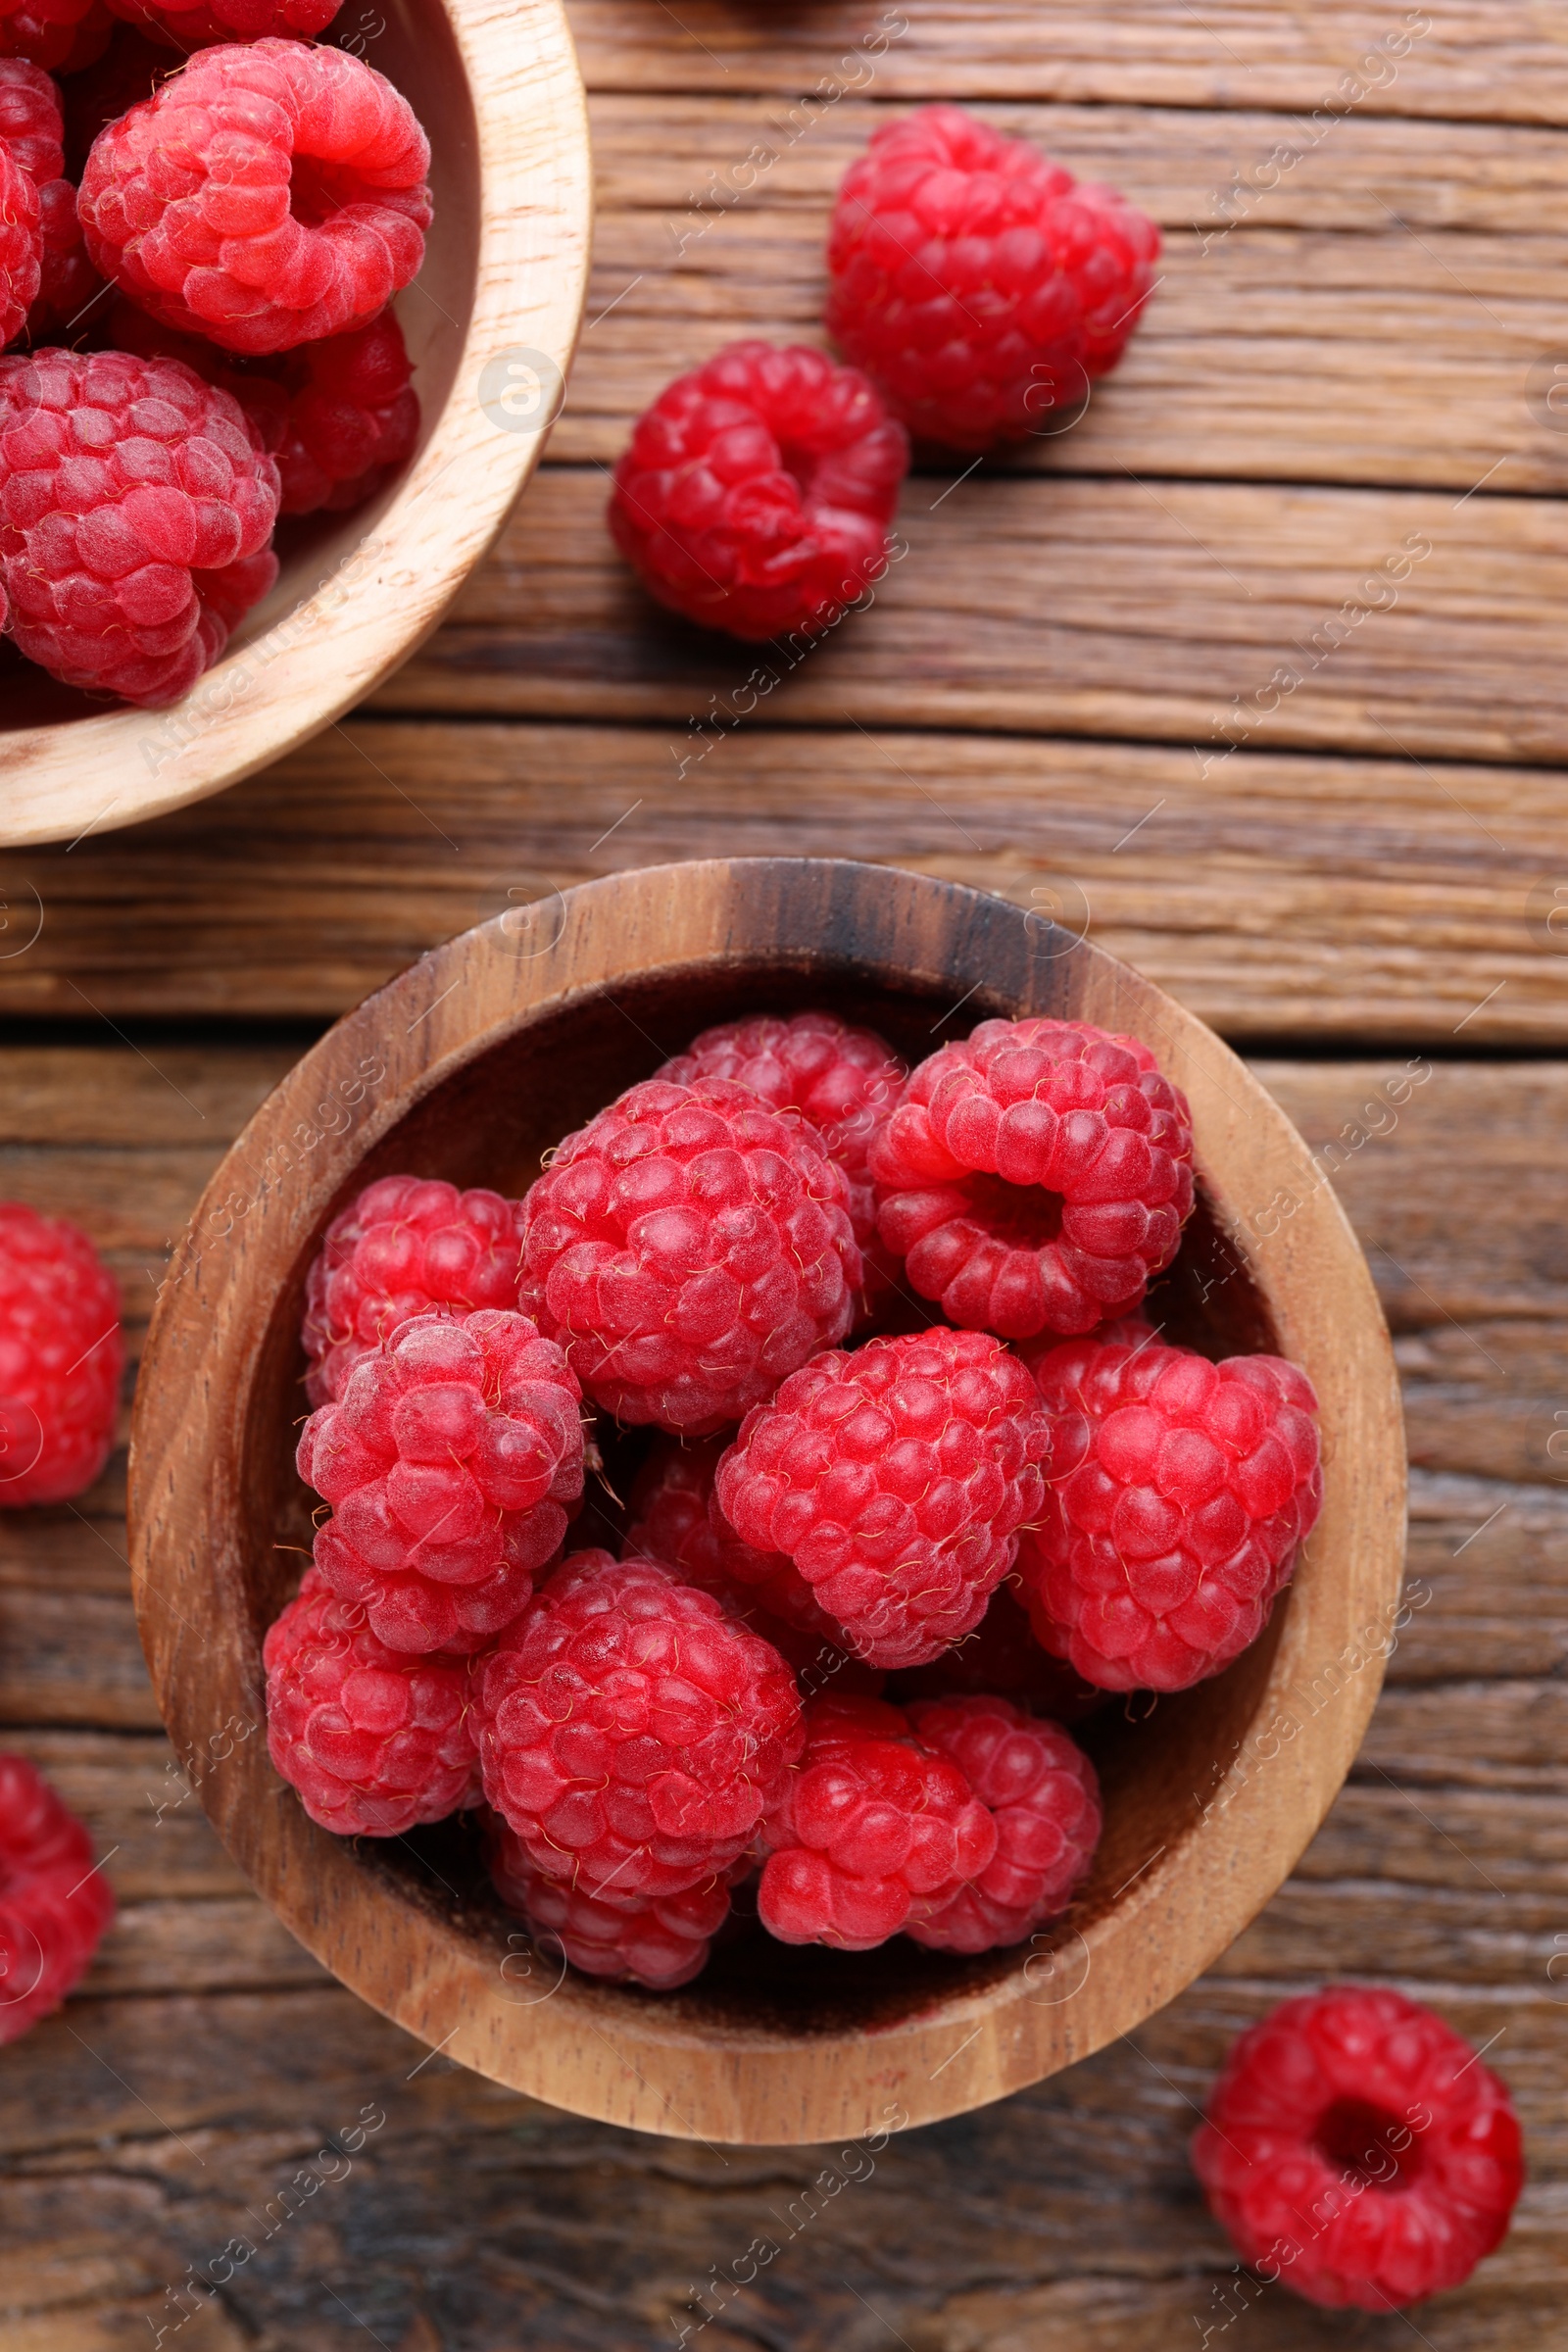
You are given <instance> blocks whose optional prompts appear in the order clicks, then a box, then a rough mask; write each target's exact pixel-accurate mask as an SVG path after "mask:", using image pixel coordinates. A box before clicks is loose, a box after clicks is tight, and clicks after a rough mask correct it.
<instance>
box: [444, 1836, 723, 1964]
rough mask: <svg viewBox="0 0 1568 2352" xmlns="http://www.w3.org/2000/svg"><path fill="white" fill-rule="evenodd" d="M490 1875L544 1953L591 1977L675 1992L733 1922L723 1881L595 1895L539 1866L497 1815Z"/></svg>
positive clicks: (492, 1843)
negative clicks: (650, 1892) (657, 1892)
mask: <svg viewBox="0 0 1568 2352" xmlns="http://www.w3.org/2000/svg"><path fill="white" fill-rule="evenodd" d="M489 1862H490V1877H491V1879H492V1881H493V1882H494V1885H495V1889H496V1892H497V1893H498V1894H499V1895H500V1897H501V1899H502V1901H503V1902H504V1903H505V1904H506V1905H507V1907H508V1909H509V1910H513V1911H515V1912H516V1913H517V1914H518V1916H519V1917H520V1918H521V1919H522V1920H523V1921H524V1922H525V1923H526V1925H527V1929H528V1932H529V1934H530V1935H531V1936H533V1937H534V1938H535V1940H536V1941H537V1942H538V1943H539V1944H540V1946H541V1947H542V1950H543V1952H544V1953H545V1954H546V1955H549V1954H550V1953H551V1952H559V1953H561V1954H564V1957H565V1958H566V1959H567V1960H569V1961H570V1962H571V1965H572V1967H573V1968H580V1969H581V1970H582V1973H583V1975H584V1976H586V1977H606V1978H608V1979H609V1980H610V1982H611V1983H612V1984H614V1985H623V1984H627V1983H630V1984H633V1985H646V1986H647V1987H648V1988H649V1990H650V1991H653V1992H672V1991H673V1990H674V1988H675V1986H676V1985H689V1984H690V1983H691V1981H692V1979H693V1977H696V1976H700V1975H701V1974H702V1972H703V1970H704V1969H705V1968H706V1967H707V1965H708V1954H709V1948H710V1946H711V1942H712V1939H713V1937H714V1936H716V1935H717V1934H718V1931H719V1929H720V1928H721V1927H722V1926H723V1925H724V1922H725V1920H726V1919H727V1918H728V1917H729V1902H730V1896H729V1887H728V1884H727V1883H726V1881H725V1880H724V1879H722V1878H717V1877H715V1878H712V1879H710V1880H708V1881H707V1882H706V1883H705V1884H704V1885H703V1886H701V1887H685V1888H683V1889H682V1890H681V1892H680V1893H678V1894H665V1895H661V1896H658V1897H657V1898H653V1899H650V1898H648V1897H645V1896H642V1895H636V1896H630V1897H628V1898H626V1899H625V1900H624V1901H617V1900H615V1899H614V1895H615V1890H614V1889H613V1888H612V1890H611V1892H610V1894H608V1895H594V1894H589V1893H588V1892H587V1891H586V1890H585V1889H584V1888H583V1887H573V1886H572V1885H571V1884H570V1882H569V1881H568V1880H564V1879H558V1878H552V1877H551V1876H550V1874H549V1873H548V1872H547V1871H543V1870H541V1869H540V1868H539V1866H538V1864H537V1863H536V1862H534V1861H533V1860H532V1859H531V1858H530V1856H529V1853H528V1849H527V1847H526V1846H525V1845H524V1844H523V1842H522V1839H521V1838H519V1837H518V1836H517V1834H516V1832H515V1830H512V1829H509V1828H508V1826H507V1824H506V1822H505V1821H504V1820H503V1819H502V1818H501V1816H500V1815H499V1814H498V1815H496V1816H495V1820H494V1830H493V1834H492V1838H491V1843H490V1853H489Z"/></svg>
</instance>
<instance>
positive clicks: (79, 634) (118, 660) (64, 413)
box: [0, 351, 277, 709]
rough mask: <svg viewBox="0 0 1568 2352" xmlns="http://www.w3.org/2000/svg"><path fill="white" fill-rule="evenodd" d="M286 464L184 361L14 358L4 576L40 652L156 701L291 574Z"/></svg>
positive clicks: (4, 387) (27, 642)
mask: <svg viewBox="0 0 1568 2352" xmlns="http://www.w3.org/2000/svg"><path fill="white" fill-rule="evenodd" d="M276 513H277V468H276V466H274V465H273V464H272V461H271V459H270V458H269V457H266V456H264V455H263V454H262V452H261V451H260V450H259V448H258V447H257V444H256V441H255V439H254V437H253V435H252V433H251V431H250V428H249V427H248V426H247V424H246V422H245V418H244V417H243V416H242V415H241V413H240V411H239V409H238V408H237V407H236V405H235V403H234V402H233V401H232V400H231V399H230V397H229V395H228V394H227V393H226V392H221V391H218V390H215V389H214V387H213V386H212V385H210V384H204V383H203V382H201V381H200V379H199V378H198V377H197V376H195V375H193V374H192V372H191V370H190V369H189V368H182V367H180V366H179V364H178V362H177V361H173V360H145V361H143V360H135V359H131V358H128V357H127V356H125V355H124V354H123V353H120V352H95V353H86V354H83V353H79V352H72V351H41V352H36V353H34V354H33V355H32V356H31V357H30V358H17V359H10V360H0V586H3V587H4V588H5V590H6V592H7V594H8V595H9V598H10V601H11V608H12V611H11V630H12V634H13V635H14V636H15V638H16V640H17V644H18V645H19V647H20V648H21V650H22V652H23V653H24V654H25V655H26V656H27V658H28V660H29V661H32V662H38V663H40V664H41V666H42V667H43V668H45V669H46V670H48V671H49V673H50V675H51V676H52V677H56V678H59V679H62V680H63V681H64V682H65V683H66V684H67V685H71V686H83V687H87V688H89V689H95V690H100V691H103V692H105V693H110V694H118V695H121V696H123V699H124V700H125V701H126V702H130V703H139V704H141V705H142V706H143V707H144V708H148V709H156V708H158V707H159V706H161V705H163V704H166V703H171V702H173V701H175V700H176V699H177V698H178V697H179V696H180V695H181V694H183V693H184V692H185V691H186V689H187V688H188V687H190V686H192V685H194V683H195V681H196V680H197V678H199V677H200V676H201V674H202V672H203V671H204V670H205V669H207V668H208V667H210V665H211V664H212V663H213V662H215V661H216V660H217V659H218V657H219V655H220V654H221V652H222V650H223V647H224V645H225V643H226V642H227V638H228V632H229V628H230V627H231V626H232V624H233V622H234V620H235V619H236V618H237V617H238V615H239V613H241V612H242V611H244V610H246V609H247V608H248V607H249V606H250V605H251V604H253V603H254V602H255V601H256V598H257V597H258V596H259V595H261V594H263V593H265V591H266V589H267V588H268V587H270V584H271V582H272V580H273V579H275V578H276V576H277V563H276V559H275V558H274V557H273V556H272V555H271V553H270V537H271V530H272V522H273V519H274V517H275V515H276Z"/></svg>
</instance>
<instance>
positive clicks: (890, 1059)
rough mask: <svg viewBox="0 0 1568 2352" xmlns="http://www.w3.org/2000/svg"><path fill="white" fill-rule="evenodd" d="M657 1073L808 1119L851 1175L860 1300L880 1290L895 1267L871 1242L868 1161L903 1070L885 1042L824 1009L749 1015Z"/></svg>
mask: <svg viewBox="0 0 1568 2352" xmlns="http://www.w3.org/2000/svg"><path fill="white" fill-rule="evenodd" d="M657 1075H658V1076H659V1077H661V1078H667V1079H669V1080H671V1081H672V1082H673V1083H674V1084H676V1085H679V1086H690V1085H691V1084H692V1083H693V1081H694V1080H695V1079H698V1078H728V1079H731V1080H733V1081H734V1083H735V1084H736V1085H737V1086H749V1087H750V1088H751V1090H752V1092H753V1094H756V1095H760V1096H761V1098H762V1100H763V1102H764V1103H770V1104H771V1105H772V1107H773V1109H774V1110H796V1111H799V1112H800V1114H801V1116H802V1117H803V1118H804V1119H808V1120H809V1121H810V1124H811V1125H812V1126H813V1127H814V1128H815V1129H816V1130H817V1132H818V1134H819V1135H820V1136H821V1138H822V1141H823V1144H824V1145H825V1146H826V1149H827V1153H828V1156H829V1158H830V1159H834V1160H836V1161H837V1162H838V1164H839V1166H840V1167H841V1168H842V1169H843V1170H844V1173H845V1175H846V1176H847V1177H848V1179H849V1186H850V1222H851V1224H852V1225H853V1226H854V1227H855V1238H856V1240H857V1242H858V1244H859V1246H860V1256H861V1259H862V1261H863V1263H864V1268H865V1292H866V1295H867V1303H868V1304H869V1303H870V1302H871V1301H873V1300H874V1299H876V1298H877V1297H880V1295H881V1294H882V1293H883V1292H885V1291H886V1290H887V1289H888V1287H889V1286H890V1284H891V1282H892V1280H893V1278H894V1275H895V1272H896V1268H895V1267H894V1265H893V1264H892V1263H891V1261H890V1260H889V1258H888V1255H887V1253H886V1252H885V1251H884V1250H882V1248H881V1245H880V1244H879V1243H878V1241H877V1233H876V1201H875V1198H874V1195H873V1193H872V1189H871V1177H870V1171H869V1169H868V1168H867V1166H866V1155H867V1153H868V1152H869V1151H870V1148H871V1138H872V1136H873V1135H874V1134H875V1132H876V1129H877V1127H878V1125H879V1124H880V1123H881V1121H882V1120H883V1119H885V1118H886V1117H887V1116H888V1113H889V1112H890V1111H891V1110H892V1108H893V1106H894V1103H896V1102H897V1101H898V1097H899V1092H900V1089H901V1088H902V1087H903V1085H904V1082H905V1080H906V1078H907V1076H908V1068H907V1064H906V1063H905V1062H904V1061H902V1060H901V1059H900V1057H899V1055H898V1054H895V1053H894V1051H893V1048H892V1047H891V1046H890V1045H889V1044H888V1043H887V1041H886V1039H885V1038H880V1037H878V1036H877V1034H876V1032H875V1030H873V1029H853V1028H851V1027H850V1025H849V1024H848V1022H846V1021H841V1020H840V1019H839V1018H838V1016H837V1014H836V1013H831V1012H798V1013H796V1014H795V1016H794V1018H793V1019H790V1020H786V1019H784V1018H783V1017H782V1016H781V1015H780V1014H777V1013H766V1012H764V1013H754V1014H753V1015H752V1016H751V1017H750V1018H749V1019H746V1020H740V1021H725V1022H723V1023H721V1024H720V1026H719V1027H718V1028H716V1029H705V1030H704V1031H703V1033H702V1035H701V1037H696V1038H693V1040H692V1042H691V1044H690V1045H689V1046H688V1047H687V1049H686V1051H685V1053H684V1054H677V1055H676V1057H675V1059H674V1060H673V1061H666V1062H665V1063H664V1064H663V1066H662V1069H660V1070H659V1071H658V1072H657Z"/></svg>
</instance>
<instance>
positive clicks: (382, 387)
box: [277, 311, 419, 515]
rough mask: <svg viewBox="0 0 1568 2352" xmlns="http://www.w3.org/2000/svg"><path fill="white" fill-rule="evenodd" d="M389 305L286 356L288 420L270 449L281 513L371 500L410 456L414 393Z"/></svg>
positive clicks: (415, 426)
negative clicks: (277, 442)
mask: <svg viewBox="0 0 1568 2352" xmlns="http://www.w3.org/2000/svg"><path fill="white" fill-rule="evenodd" d="M413 373H414V369H413V368H412V366H411V365H410V361H409V355H408V351H407V348H406V346H405V344H404V341H403V330H402V328H401V327H400V326H399V324H398V322H397V320H396V319H395V318H394V317H393V315H392V313H391V312H390V311H386V312H383V314H382V316H381V317H380V318H379V319H373V320H372V321H371V323H370V324H369V325H368V326H362V327H359V328H357V329H356V330H355V332H354V333H353V334H349V335H331V336H328V338H327V339H326V341H325V342H323V343H312V344H311V345H309V346H308V348H307V349H305V350H303V351H300V352H296V353H293V354H291V355H290V359H289V362H288V365H287V370H286V372H285V375H284V379H283V380H284V388H285V390H286V391H287V393H288V395H289V402H288V421H287V425H286V427H285V430H284V434H283V439H282V442H281V445H280V447H279V449H278V452H277V470H278V473H279V475H280V476H281V478H282V484H283V504H282V508H281V510H280V511H281V512H282V513H283V514H284V515H314V514H316V513H318V512H319V510H321V509H325V511H326V512H327V513H328V514H333V515H339V514H343V513H345V512H346V511H347V510H348V509H349V508H351V507H358V506H363V505H364V503H365V501H366V500H367V499H368V498H372V497H373V496H374V495H375V493H376V491H377V490H379V489H380V487H381V485H382V483H383V482H385V481H387V480H388V479H389V478H390V476H391V475H392V473H393V472H394V471H395V470H396V468H397V467H398V466H402V465H403V464H404V463H405V462H406V461H407V460H408V459H409V458H411V457H412V456H413V454H414V444H415V441H416V440H417V437H418V431H419V397H418V394H417V392H416V391H415V390H414V388H413V386H412V384H411V383H410V381H409V378H410V377H411V376H412V375H413Z"/></svg>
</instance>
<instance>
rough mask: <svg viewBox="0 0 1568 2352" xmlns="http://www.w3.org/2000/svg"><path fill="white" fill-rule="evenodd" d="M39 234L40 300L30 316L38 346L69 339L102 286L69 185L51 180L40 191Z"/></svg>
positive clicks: (31, 332) (30, 327)
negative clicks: (88, 250)
mask: <svg viewBox="0 0 1568 2352" xmlns="http://www.w3.org/2000/svg"><path fill="white" fill-rule="evenodd" d="M38 233H39V236H40V238H41V240H42V246H43V251H42V256H41V267H40V270H39V277H38V299H37V301H36V302H35V303H34V304H33V306H32V309H31V310H30V311H29V312H28V314H27V333H28V336H29V338H30V340H31V341H32V342H33V343H35V344H43V343H48V342H50V341H52V340H53V339H54V338H55V337H57V336H59V335H63V334H66V333H69V332H70V330H71V329H72V328H73V327H74V326H75V324H76V322H77V320H78V319H80V317H81V315H82V313H83V312H84V311H85V310H86V309H87V308H88V306H89V304H90V303H91V302H92V300H93V297H94V296H95V295H96V294H97V292H98V290H99V287H100V286H101V285H102V283H103V280H102V279H101V278H100V277H99V275H98V272H97V270H95V269H94V268H93V266H92V264H91V262H90V261H89V260H88V258H87V246H86V242H85V240H84V238H83V236H82V233H81V222H80V221H79V220H78V219H77V216H76V191H75V189H74V188H73V186H72V184H71V182H70V180H69V179H51V180H46V181H45V182H44V184H43V186H42V187H41V188H40V189H39V190H38Z"/></svg>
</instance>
